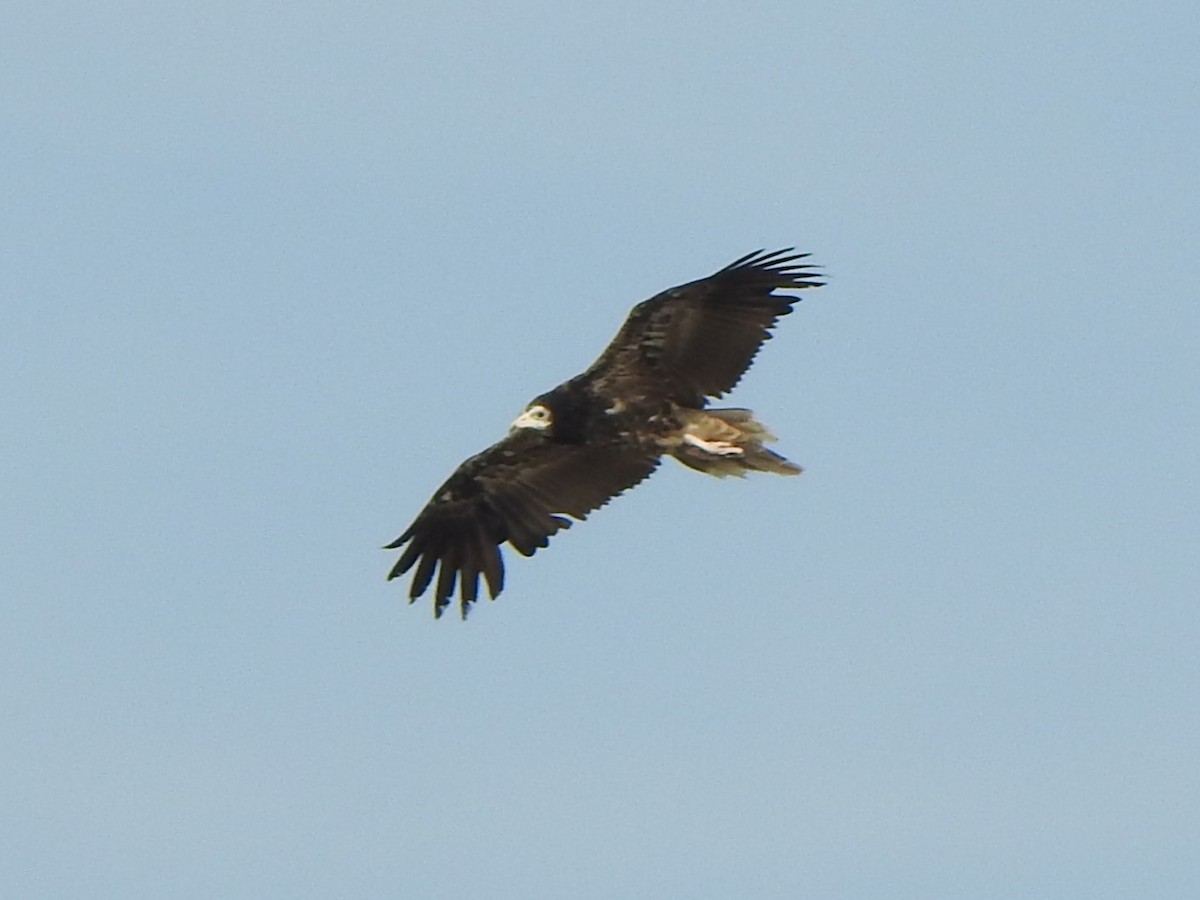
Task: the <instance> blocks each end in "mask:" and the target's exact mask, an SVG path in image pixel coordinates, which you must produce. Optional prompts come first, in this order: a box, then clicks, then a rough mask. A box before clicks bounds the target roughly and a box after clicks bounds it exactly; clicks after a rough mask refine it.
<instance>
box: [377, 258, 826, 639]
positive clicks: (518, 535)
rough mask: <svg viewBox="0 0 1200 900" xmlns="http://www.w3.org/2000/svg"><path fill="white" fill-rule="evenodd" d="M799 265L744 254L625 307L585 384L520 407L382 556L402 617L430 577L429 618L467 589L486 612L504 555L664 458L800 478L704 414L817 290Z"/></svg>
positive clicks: (534, 547) (739, 417) (758, 444)
mask: <svg viewBox="0 0 1200 900" xmlns="http://www.w3.org/2000/svg"><path fill="white" fill-rule="evenodd" d="M809 256H810V254H808V253H797V252H795V248H793V247H788V248H785V249H782V250H775V251H770V252H768V251H766V250H757V251H755V252H753V253H748V254H746V255H745V256H742V257H740V258H738V259H736V260H734V261H733V262H732V263H730V264H729V265H727V266H725V267H724V268H723V269H720V270H718V271H717V272H714V273H713V274H712V275H710V276H708V277H707V278H702V279H699V280H697V281H691V282H688V283H687V284H681V285H678V286H677V287H673V288H670V289H669V290H666V291H663V292H662V293H659V294H657V295H655V296H653V297H651V298H650V299H649V300H645V301H643V302H641V303H639V304H637V305H636V306H635V307H634V308H633V310H632V311H631V312H630V313H629V315H628V317H627V318H626V320H625V323H624V324H623V325H622V326H621V328H620V330H619V331H618V332H617V335H616V337H614V338H613V339H612V341H611V342H610V343H609V345H608V347H607V348H606V349H605V350H604V352H603V353H602V354H601V355H600V356H599V358H598V359H597V360H596V361H595V362H594V363H592V365H591V366H590V367H589V368H588V369H587V370H586V371H584V372H583V373H582V374H580V375H577V376H575V377H574V378H571V379H570V380H569V381H566V382H563V383H562V384H560V385H559V386H558V387H556V388H554V389H553V390H551V391H547V392H546V393H544V394H541V395H539V396H537V397H535V398H534V399H533V400H532V401H530V402H529V404H527V405H526V407H525V409H524V410H523V411H522V412H521V414H520V415H519V416H518V417H517V418H516V419H515V420H514V421H513V422H512V424H511V426H510V427H509V430H508V434H507V435H506V436H505V437H504V438H502V439H501V440H500V441H498V442H497V443H495V444H493V445H492V446H490V447H488V448H487V449H486V450H483V451H482V452H480V453H477V454H476V455H474V456H472V457H470V458H469V459H467V460H466V461H465V462H463V463H462V464H461V465H460V466H459V467H458V468H457V469H456V470H455V471H454V473H453V474H452V475H451V476H450V477H449V478H448V479H447V480H446V482H445V483H444V484H442V486H441V487H439V488H438V489H437V491H436V492H435V493H434V494H433V497H432V498H431V499H430V500H429V502H428V503H427V504H426V506H425V507H424V508H423V509H422V510H421V512H420V513H419V514H418V515H417V517H416V519H415V520H414V521H413V523H412V524H411V525H409V527H408V528H407V529H406V530H405V531H404V533H403V534H401V535H400V536H399V537H398V538H396V540H394V541H392V542H391V543H390V544H387V545H386V547H385V548H384V549H386V550H398V549H400V548H403V550H402V551H401V554H400V557H399V559H398V560H396V563H395V565H394V566H393V567H392V569H391V571H390V573H389V574H388V580H389V581H390V580H392V579H394V578H399V577H400V576H402V575H404V574H405V573H406V572H408V571H409V570H410V569H413V567H414V566H415V569H416V570H415V572H414V573H413V576H412V582H411V586H410V590H409V594H408V601H409V603H410V604H411V603H413V602H414V601H416V600H417V599H418V598H420V597H421V596H423V595H424V594H425V592H426V590H427V589H428V588H429V586H430V584H431V583H432V582H433V580H434V576H435V574H436V577H437V581H436V584H435V585H434V591H433V612H434V617H435V618H440V617H441V615H442V612H443V611H444V610H445V609H446V608H447V606H449V605H450V603H451V602H452V599H453V596H454V593H455V584H456V582H457V584H458V589H459V612H460V615H461V617H462V618H463V619H465V618H466V617H467V614H468V612H469V611H470V609H471V607H472V606H473V605H474V604H475V603H476V601H477V600H478V598H479V595H480V594H479V579H480V576H482V577H483V579H484V581H485V582H486V585H487V591H488V595H489V597H490V598H491V599H492V600H494V599H496V597H497V596H498V595H499V594H500V592H501V591H502V590H503V589H504V559H503V556H502V554H501V549H500V548H501V546H502V545H503V544H505V543H507V544H509V545H510V546H511V547H512V548H513V549H514V550H516V551H517V553H519V554H521V555H522V556H532V555H533V554H534V553H536V552H537V551H538V550H540V549H542V548H545V547H547V546H548V545H549V542H550V538H551V537H553V536H554V535H555V534H557V533H558V532H559V531H561V530H563V529H565V528H568V527H570V525H571V524H572V522H571V520H572V519H575V520H579V521H582V520H584V519H585V518H587V516H588V514H589V513H591V512H593V511H595V510H596V509H598V508H599V507H601V506H604V505H605V504H606V503H608V501H609V500H611V499H613V498H614V497H616V496H617V495H619V494H622V493H624V492H625V491H627V490H628V489H630V488H632V487H634V486H635V485H637V484H639V483H640V482H641V481H643V480H644V479H646V478H647V477H648V476H649V475H650V474H651V473H652V472H654V470H655V469H656V468H657V467H658V465H659V463H660V462H661V460H662V459H663V457H665V456H670V457H672V458H674V459H675V460H677V461H678V462H680V463H682V464H683V465H685V466H687V467H689V468H691V469H695V470H697V471H699V472H703V473H705V474H708V475H713V476H716V477H719V478H724V477H726V476H729V475H734V476H744V475H745V474H746V473H747V472H751V471H758V472H772V473H776V474H779V475H797V474H799V473H800V471H801V469H800V467H799V466H797V465H796V464H795V463H793V462H791V461H790V460H788V459H785V458H784V457H783V456H780V455H779V454H777V453H775V452H774V451H772V450H770V449H768V448H767V447H766V446H765V445H766V444H767V443H769V442H771V441H773V440H775V436H774V435H773V434H771V432H770V431H768V430H767V428H766V427H765V426H764V425H763V424H762V423H760V422H759V421H758V419H757V418H755V415H754V413H753V412H752V411H751V410H749V409H738V408H728V409H712V408H709V407H708V402H709V400H710V399H718V398H720V397H722V396H724V395H725V394H726V393H728V392H729V391H730V390H732V389H733V387H734V386H735V385H736V384H737V383H738V382H739V381H740V380H741V378H742V376H743V375H744V374H745V372H746V370H747V369H749V368H750V366H751V364H752V363H753V362H754V359H755V357H756V356H757V354H758V351H759V349H760V348H761V347H762V345H763V343H764V342H765V341H767V340H768V339H769V338H770V337H771V331H772V329H773V328H774V326H775V325H776V323H777V322H778V320H779V319H780V318H781V317H783V316H785V315H787V314H788V313H790V312H792V307H793V305H794V304H795V303H796V302H797V301H798V300H799V299H800V297H799V296H798V295H797V294H796V293H793V292H796V291H800V290H804V289H809V288H815V287H821V286H822V285H823V284H824V282H822V281H818V280H817V278H819V277H822V276H820V274H819V273H818V271H817V267H816V266H814V265H811V264H810V263H808V262H806V260H807V259H808V258H809ZM568 517H569V518H568Z"/></svg>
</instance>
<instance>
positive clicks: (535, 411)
mask: <svg viewBox="0 0 1200 900" xmlns="http://www.w3.org/2000/svg"><path fill="white" fill-rule="evenodd" d="M553 424H554V417H553V416H552V415H551V414H550V409H549V408H548V407H546V406H543V405H542V404H540V403H535V404H533V405H532V406H530V407H529V408H527V409H526V410H525V412H523V413H521V414H520V415H519V416H517V417H516V418H515V419H513V423H512V424H511V425H509V426H508V430H509V431H516V430H517V429H518V428H532V429H533V430H535V431H545V430H546V429H547V428H549V427H550V426H551V425H553Z"/></svg>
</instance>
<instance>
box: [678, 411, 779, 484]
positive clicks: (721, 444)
mask: <svg viewBox="0 0 1200 900" xmlns="http://www.w3.org/2000/svg"><path fill="white" fill-rule="evenodd" d="M773 440H775V435H773V434H771V432H770V431H769V430H767V428H766V426H764V425H763V424H762V423H761V422H759V421H758V420H757V419H755V418H754V413H753V412H751V411H750V410H748V409H710V410H697V411H696V412H695V413H694V414H693V415H692V416H690V417H689V419H688V420H687V421H686V422H685V424H684V428H683V433H682V435H681V439H680V443H679V445H678V446H677V447H676V448H675V449H674V450H673V451H672V456H674V457H675V459H677V460H678V461H679V462H681V463H683V464H684V465H685V466H688V467H689V468H692V469H695V470H696V471H698V472H704V473H705V474H706V475H714V476H716V477H717V478H726V477H728V476H730V475H735V476H737V477H738V478H744V477H745V476H746V472H751V471H753V472H774V473H775V474H777V475H799V474H800V472H801V469H800V467H799V466H798V465H796V464H795V463H793V462H792V461H791V460H788V459H785V458H784V457H783V456H780V455H779V454H778V453H776V452H774V451H773V450H768V449H767V448H766V447H764V446H763V444H764V443H768V442H770V441H773Z"/></svg>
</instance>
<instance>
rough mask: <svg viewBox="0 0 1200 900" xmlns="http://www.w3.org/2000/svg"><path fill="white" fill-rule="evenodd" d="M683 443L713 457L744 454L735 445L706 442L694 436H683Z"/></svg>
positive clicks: (721, 442) (722, 442) (723, 442)
mask: <svg viewBox="0 0 1200 900" xmlns="http://www.w3.org/2000/svg"><path fill="white" fill-rule="evenodd" d="M683 442H684V443H685V444H691V445H692V446H693V447H697V448H699V449H700V450H703V451H704V452H705V453H711V454H713V455H714V456H742V455H743V454H744V451H743V450H742V448H741V447H739V446H738V445H737V444H731V443H729V441H706V440H704V439H702V438H698V437H696V436H695V435H694V434H685V435H684V436H683Z"/></svg>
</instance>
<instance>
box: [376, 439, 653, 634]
mask: <svg viewBox="0 0 1200 900" xmlns="http://www.w3.org/2000/svg"><path fill="white" fill-rule="evenodd" d="M657 465H658V457H656V456H653V455H647V454H646V453H645V452H642V451H639V450H637V449H636V448H623V447H614V446H589V445H583V444H561V443H555V442H553V441H551V440H549V439H547V438H545V437H544V436H542V435H540V434H538V433H536V432H533V431H532V430H530V429H522V430H520V431H518V432H516V433H515V434H513V435H510V436H509V437H507V438H505V439H504V440H502V441H500V442H499V443H497V444H494V445H492V446H491V447H489V448H488V449H487V450H484V451H483V452H482V453H479V454H477V455H475V456H473V457H471V458H470V459H468V460H467V461H466V462H464V463H463V464H462V465H461V466H459V467H458V469H457V470H456V471H455V473H454V474H453V475H451V476H450V478H449V479H448V480H447V481H446V483H445V484H443V485H442V486H441V487H440V488H439V489H438V491H437V493H435V494H434V495H433V499H431V500H430V501H429V503H428V504H427V505H426V506H425V509H423V510H422V511H421V514H420V515H419V516H417V518H416V521H414V522H413V523H412V525H410V526H409V527H408V530H407V531H405V532H404V534H402V535H400V537H398V538H396V540H395V541H393V542H392V543H390V544H388V545H387V547H386V548H385V549H388V550H394V549H397V548H399V547H402V546H404V544H406V543H407V544H408V546H407V547H405V548H404V552H403V553H402V554H401V555H400V559H399V560H398V561H397V562H396V565H395V566H394V567H393V568H392V571H391V573H390V574H389V575H388V579H389V580H390V579H392V578H397V577H399V576H400V575H403V574H404V573H405V572H407V571H408V570H409V569H411V568H412V567H413V566H414V565H415V566H416V572H415V573H414V574H413V580H412V588H411V589H410V590H409V594H408V596H409V602H410V603H411V602H412V601H414V600H416V599H417V598H418V597H420V596H421V595H422V594H424V593H425V591H426V589H427V588H428V587H429V584H430V582H431V581H432V580H433V576H434V570H435V569H436V570H437V585H436V587H435V589H434V595H433V596H434V607H433V611H434V615H435V616H440V615H441V614H442V611H443V609H445V607H446V605H447V604H448V603H449V602H450V598H451V597H452V596H453V594H454V586H455V581H456V580H457V581H458V583H459V590H460V602H459V608H460V611H461V613H462V616H463V618H466V615H467V610H468V607H469V606H470V605H471V604H472V603H474V602H475V600H476V597H477V594H478V588H479V576H480V574H482V575H483V577H484V579H485V580H486V581H487V587H488V593H489V594H490V595H491V597H492V599H495V598H496V596H497V595H498V594H499V593H500V591H501V590H503V588H504V560H503V558H502V557H501V555H500V545H501V544H503V543H504V542H505V541H507V542H508V543H510V544H512V546H513V547H514V548H516V550H517V552H518V553H521V554H522V555H524V556H532V555H533V554H534V553H535V552H537V550H538V548H539V547H545V546H547V545H548V544H549V542H550V537H551V535H553V534H554V533H555V532H557V531H559V530H561V529H563V528H568V527H570V525H571V521H570V520H569V519H567V518H564V515H563V514H565V515H569V516H573V517H575V518H576V519H580V520H582V519H585V518H587V515H588V513H590V512H592V510H594V509H597V508H598V507H600V506H603V505H604V504H605V503H607V502H608V501H609V500H610V499H612V498H613V497H615V496H616V495H617V494H620V493H621V492H622V491H624V490H626V489H628V488H631V487H633V486H634V485H635V484H637V483H638V482H639V481H641V480H642V479H644V478H645V477H646V476H648V475H649V474H650V473H651V472H653V471H654V469H655V467H656V466H657Z"/></svg>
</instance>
